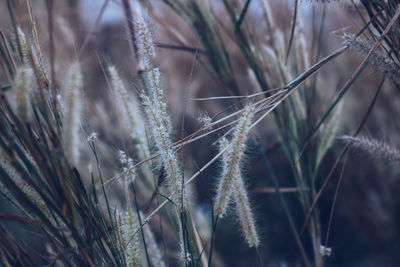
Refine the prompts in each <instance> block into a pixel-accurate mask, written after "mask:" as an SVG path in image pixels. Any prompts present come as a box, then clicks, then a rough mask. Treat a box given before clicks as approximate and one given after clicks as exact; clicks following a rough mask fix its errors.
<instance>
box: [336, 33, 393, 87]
mask: <svg viewBox="0 0 400 267" xmlns="http://www.w3.org/2000/svg"><path fill="white" fill-rule="evenodd" d="M344 38H345V42H344V43H345V44H346V45H348V46H349V47H351V48H353V49H354V50H356V51H357V52H358V53H359V54H360V55H361V56H363V57H365V56H367V54H368V52H369V51H370V50H371V48H372V47H373V43H372V42H369V41H368V40H364V39H361V38H360V37H356V36H355V35H345V36H344ZM370 60H371V63H372V64H374V65H375V66H376V67H377V68H378V70H379V71H380V72H382V73H383V74H385V75H386V77H388V78H389V79H390V80H392V82H393V83H394V84H395V85H396V86H397V87H400V67H399V65H397V64H396V63H395V62H394V61H393V59H392V58H390V57H389V56H388V55H387V54H386V53H385V52H384V51H382V49H380V50H379V49H376V50H375V51H374V52H373V54H372V57H371V59H370Z"/></svg>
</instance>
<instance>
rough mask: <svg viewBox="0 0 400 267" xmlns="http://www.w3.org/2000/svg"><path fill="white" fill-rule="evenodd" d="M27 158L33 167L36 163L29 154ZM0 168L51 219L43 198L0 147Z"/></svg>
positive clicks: (1, 186)
mask: <svg viewBox="0 0 400 267" xmlns="http://www.w3.org/2000/svg"><path fill="white" fill-rule="evenodd" d="M27 156H28V159H29V160H30V161H31V163H32V164H34V166H35V167H37V166H36V163H35V162H34V161H33V159H32V158H31V156H30V155H29V154H28V155H27ZM0 168H2V169H3V170H4V172H5V173H6V174H7V175H8V176H9V177H10V178H11V179H12V180H13V182H14V183H15V184H16V185H17V186H18V187H19V188H20V189H21V191H22V192H24V194H25V195H26V196H27V197H28V198H29V199H30V200H31V201H32V202H33V203H34V204H35V205H36V206H38V207H39V209H40V210H41V211H42V212H43V213H44V214H45V215H46V216H48V217H49V218H51V219H52V216H51V213H50V211H49V209H48V208H47V206H46V204H45V203H44V201H43V199H42V198H41V196H40V195H39V193H38V192H37V191H36V190H35V189H34V188H33V187H32V186H31V185H30V184H29V183H27V182H26V181H25V180H24V179H23V178H22V177H21V174H20V173H19V172H18V170H17V169H16V168H14V166H13V165H12V164H11V159H10V158H9V157H8V156H7V154H6V153H4V151H3V150H2V149H1V148H0ZM4 188H5V187H4V185H3V184H2V183H0V189H1V190H4Z"/></svg>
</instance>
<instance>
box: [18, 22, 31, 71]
mask: <svg viewBox="0 0 400 267" xmlns="http://www.w3.org/2000/svg"><path fill="white" fill-rule="evenodd" d="M17 34H18V40H19V43H20V45H21V52H22V60H23V62H24V64H30V63H31V60H30V59H29V45H28V42H27V40H26V36H25V33H24V31H23V30H22V29H21V28H20V27H18V28H17Z"/></svg>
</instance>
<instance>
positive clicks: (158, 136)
mask: <svg viewBox="0 0 400 267" xmlns="http://www.w3.org/2000/svg"><path fill="white" fill-rule="evenodd" d="M142 98H143V102H144V105H145V107H146V113H147V117H148V120H149V122H150V126H151V127H150V128H151V130H152V134H153V137H154V140H155V143H156V146H157V148H158V150H159V153H160V156H161V161H162V163H163V165H164V168H165V174H166V176H167V181H168V189H169V193H170V194H171V196H172V200H173V201H174V202H175V204H177V205H178V206H180V203H182V202H183V203H184V205H186V204H185V203H186V201H185V197H183V192H182V174H181V172H180V169H179V165H178V160H177V156H176V153H175V152H174V150H173V149H172V141H171V137H170V134H169V132H168V130H167V129H166V128H165V126H164V124H163V121H164V120H165V118H164V117H163V116H164V114H163V112H162V111H160V110H159V109H158V106H157V105H154V104H153V103H152V101H151V100H150V98H149V97H148V96H147V95H142Z"/></svg>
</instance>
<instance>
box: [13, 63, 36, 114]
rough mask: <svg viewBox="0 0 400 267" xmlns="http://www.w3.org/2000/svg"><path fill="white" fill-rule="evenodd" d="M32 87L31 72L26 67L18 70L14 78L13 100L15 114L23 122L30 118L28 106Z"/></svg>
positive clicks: (32, 77) (32, 75)
mask: <svg viewBox="0 0 400 267" xmlns="http://www.w3.org/2000/svg"><path fill="white" fill-rule="evenodd" d="M33 86H34V73H33V70H32V69H31V68H30V67H27V66H22V67H20V68H18V69H17V72H16V74H15V78H14V90H15V100H16V108H17V113H18V115H19V116H20V117H21V118H22V119H23V120H24V121H27V120H29V118H30V117H31V112H30V108H29V104H30V96H31V91H32V89H33Z"/></svg>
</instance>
